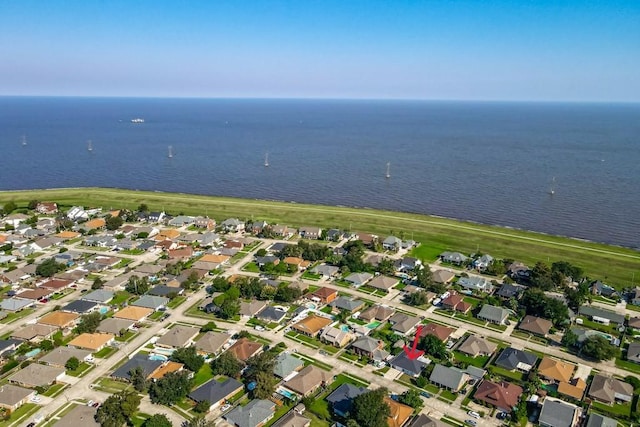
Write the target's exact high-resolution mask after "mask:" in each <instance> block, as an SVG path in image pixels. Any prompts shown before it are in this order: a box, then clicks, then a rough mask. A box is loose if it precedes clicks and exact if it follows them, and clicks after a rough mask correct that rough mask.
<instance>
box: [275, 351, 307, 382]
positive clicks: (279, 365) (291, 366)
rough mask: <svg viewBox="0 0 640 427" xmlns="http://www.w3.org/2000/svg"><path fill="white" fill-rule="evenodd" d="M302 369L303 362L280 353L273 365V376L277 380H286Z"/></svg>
mask: <svg viewBox="0 0 640 427" xmlns="http://www.w3.org/2000/svg"><path fill="white" fill-rule="evenodd" d="M303 367H304V362H303V361H302V360H300V359H298V358H297V357H295V356H293V355H291V354H290V353H280V354H279V355H278V356H277V357H276V360H275V363H274V365H273V374H274V375H275V376H277V377H279V378H287V377H289V375H291V374H292V373H294V372H298V371H299V370H300V369H302V368H303Z"/></svg>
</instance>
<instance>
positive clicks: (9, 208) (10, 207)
mask: <svg viewBox="0 0 640 427" xmlns="http://www.w3.org/2000/svg"><path fill="white" fill-rule="evenodd" d="M16 209H18V206H17V205H16V204H15V202H14V201H13V200H9V201H8V202H6V203H5V204H4V205H3V206H2V212H4V214H5V215H9V214H10V213H11V212H13V211H15V210H16Z"/></svg>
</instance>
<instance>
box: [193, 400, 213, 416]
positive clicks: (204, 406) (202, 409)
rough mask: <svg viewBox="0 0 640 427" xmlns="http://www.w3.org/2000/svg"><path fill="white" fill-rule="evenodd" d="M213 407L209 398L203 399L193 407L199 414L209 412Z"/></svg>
mask: <svg viewBox="0 0 640 427" xmlns="http://www.w3.org/2000/svg"><path fill="white" fill-rule="evenodd" d="M210 407H211V403H209V401H208V400H201V401H200V402H198V403H197V404H196V406H194V407H193V410H194V412H197V413H198V414H204V413H207V412H209V408H210Z"/></svg>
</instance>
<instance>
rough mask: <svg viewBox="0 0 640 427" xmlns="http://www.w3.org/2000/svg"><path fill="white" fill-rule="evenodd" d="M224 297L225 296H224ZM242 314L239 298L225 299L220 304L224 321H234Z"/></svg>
mask: <svg viewBox="0 0 640 427" xmlns="http://www.w3.org/2000/svg"><path fill="white" fill-rule="evenodd" d="M223 295H224V294H223ZM239 313H240V301H239V300H238V298H231V297H227V298H224V299H223V301H222V304H220V317H222V318H223V319H233V318H234V317H236V316H237V315H238V314H239Z"/></svg>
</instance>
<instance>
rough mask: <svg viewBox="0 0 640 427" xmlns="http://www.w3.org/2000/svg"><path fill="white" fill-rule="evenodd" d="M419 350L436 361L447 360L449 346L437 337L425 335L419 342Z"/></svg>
mask: <svg viewBox="0 0 640 427" xmlns="http://www.w3.org/2000/svg"><path fill="white" fill-rule="evenodd" d="M418 348H419V349H420V350H424V352H425V353H426V354H428V355H430V356H432V357H433V358H435V359H439V360H444V359H447V346H446V345H445V343H443V342H442V341H440V339H438V337H436V336H435V335H431V334H428V335H425V336H424V337H422V338H421V339H420V341H419V342H418Z"/></svg>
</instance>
